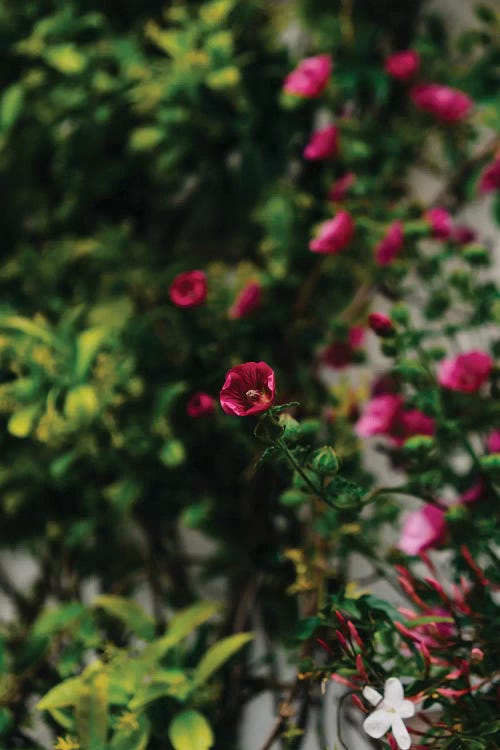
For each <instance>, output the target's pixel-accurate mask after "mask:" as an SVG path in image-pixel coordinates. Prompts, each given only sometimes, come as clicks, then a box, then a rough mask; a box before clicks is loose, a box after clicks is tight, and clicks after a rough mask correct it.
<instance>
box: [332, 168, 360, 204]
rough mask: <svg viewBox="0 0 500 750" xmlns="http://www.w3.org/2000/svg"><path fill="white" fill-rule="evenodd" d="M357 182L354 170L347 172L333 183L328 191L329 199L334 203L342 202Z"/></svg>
mask: <svg viewBox="0 0 500 750" xmlns="http://www.w3.org/2000/svg"><path fill="white" fill-rule="evenodd" d="M355 182H356V175H355V174H354V172H347V174H345V175H344V176H343V177H339V179H338V180H337V181H336V182H334V183H333V185H332V186H331V188H330V192H329V193H328V200H329V201H332V202H333V203H340V202H341V201H343V200H345V197H346V195H347V192H348V190H349V188H350V187H351V186H352V185H353V184H354V183H355Z"/></svg>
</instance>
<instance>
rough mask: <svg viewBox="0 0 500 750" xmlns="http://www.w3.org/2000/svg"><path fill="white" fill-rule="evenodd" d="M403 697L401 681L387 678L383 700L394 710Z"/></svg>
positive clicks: (395, 678)
mask: <svg viewBox="0 0 500 750" xmlns="http://www.w3.org/2000/svg"><path fill="white" fill-rule="evenodd" d="M404 697H405V694H404V690H403V686H402V684H401V681H400V680H398V678H397V677H389V679H388V680H386V681H385V689H384V699H385V700H386V701H387V703H390V704H391V706H393V707H394V708H396V709H397V708H398V706H400V705H401V703H402V702H403V700H404Z"/></svg>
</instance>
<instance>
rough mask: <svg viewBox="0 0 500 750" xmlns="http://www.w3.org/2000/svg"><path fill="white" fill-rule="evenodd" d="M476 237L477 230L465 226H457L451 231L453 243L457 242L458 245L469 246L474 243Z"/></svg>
mask: <svg viewBox="0 0 500 750" xmlns="http://www.w3.org/2000/svg"><path fill="white" fill-rule="evenodd" d="M476 237H477V232H476V230H475V229H472V227H468V226H466V225H465V224H457V225H456V226H454V227H453V229H452V230H451V239H452V240H453V242H456V243H457V245H467V244H468V243H469V242H474V240H475V239H476Z"/></svg>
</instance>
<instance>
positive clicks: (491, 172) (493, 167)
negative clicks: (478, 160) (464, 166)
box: [478, 156, 500, 193]
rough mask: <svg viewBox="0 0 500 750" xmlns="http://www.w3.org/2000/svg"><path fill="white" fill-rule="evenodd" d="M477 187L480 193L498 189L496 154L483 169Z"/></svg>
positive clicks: (499, 174)
mask: <svg viewBox="0 0 500 750" xmlns="http://www.w3.org/2000/svg"><path fill="white" fill-rule="evenodd" d="M478 187H479V192H480V193H492V192H493V191H494V190H500V156H497V157H496V158H495V160H494V161H492V162H491V164H488V166H487V167H485V168H484V169H483V171H482V172H481V176H480V178H479V186H478Z"/></svg>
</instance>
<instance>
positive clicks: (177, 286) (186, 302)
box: [169, 271, 207, 307]
mask: <svg viewBox="0 0 500 750" xmlns="http://www.w3.org/2000/svg"><path fill="white" fill-rule="evenodd" d="M169 295H170V299H171V300H172V302H173V303H174V305H177V306H178V307H196V306H197V305H202V304H203V303H204V302H205V300H206V298H207V277H206V275H205V273H204V272H203V271H186V272H185V273H180V274H179V275H178V276H176V277H175V279H174V280H173V281H172V284H171V285H170V289H169Z"/></svg>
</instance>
